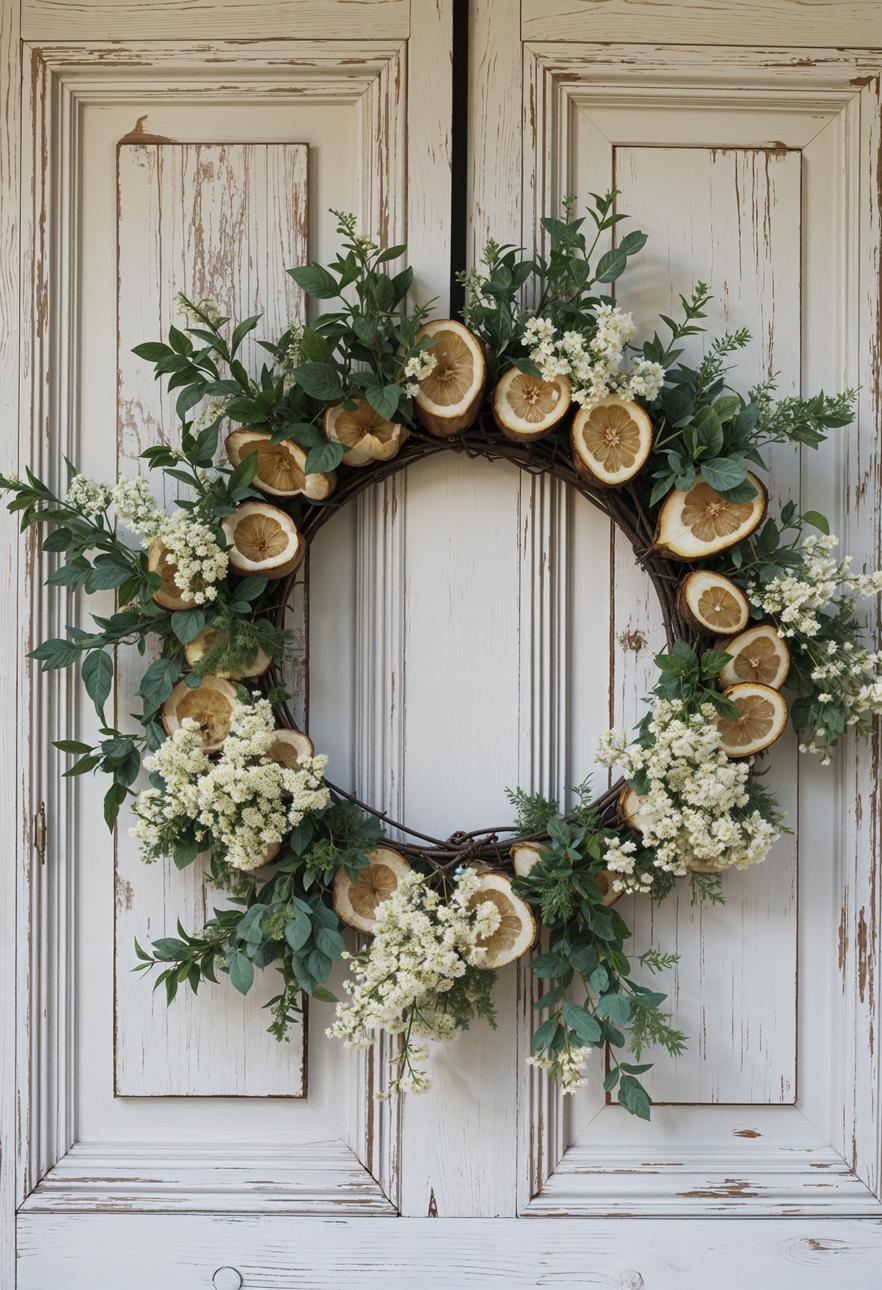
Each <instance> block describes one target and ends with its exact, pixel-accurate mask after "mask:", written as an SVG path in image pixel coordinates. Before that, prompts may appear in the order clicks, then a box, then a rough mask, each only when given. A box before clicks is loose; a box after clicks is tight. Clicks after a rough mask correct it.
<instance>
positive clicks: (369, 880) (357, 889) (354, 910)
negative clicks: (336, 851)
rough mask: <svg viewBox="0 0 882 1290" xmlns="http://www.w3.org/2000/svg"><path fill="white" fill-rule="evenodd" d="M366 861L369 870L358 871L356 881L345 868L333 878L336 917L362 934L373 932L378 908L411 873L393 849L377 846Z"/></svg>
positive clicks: (402, 858)
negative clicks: (348, 875)
mask: <svg viewBox="0 0 882 1290" xmlns="http://www.w3.org/2000/svg"><path fill="white" fill-rule="evenodd" d="M367 860H368V863H367V868H365V869H359V871H358V873H357V874H356V875H355V881H354V882H353V881H352V880H351V879H350V878H349V877H347V874H346V870H345V869H338V870H337V876H336V878H335V879H334V909H335V911H336V913H337V916H338V917H339V918H342V919H343V922H344V923H348V924H349V926H350V927H355V928H357V929H358V931H360V932H372V931H373V930H374V927H375V925H376V916H377V906H378V905H381V904H382V903H383V901H384V900H388V898H389V897H390V896H391V895H392V893H393V891H394V890H395V888H396V887H397V886H398V884H399V882H400V881H401V879H402V878H404V877H405V875H406V874H409V873H410V872H411V869H410V865H409V864H408V863H407V861H406V860H405V858H404V856H402V855H399V854H398V852H397V851H393V850H392V848H391V847H377V849H376V851H371V853H370V855H369V856H368V858H367Z"/></svg>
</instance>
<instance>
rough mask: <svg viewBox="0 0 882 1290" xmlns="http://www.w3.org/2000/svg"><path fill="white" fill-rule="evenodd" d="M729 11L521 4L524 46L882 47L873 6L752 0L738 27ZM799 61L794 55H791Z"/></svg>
mask: <svg viewBox="0 0 882 1290" xmlns="http://www.w3.org/2000/svg"><path fill="white" fill-rule="evenodd" d="M731 19H732V15H731V13H730V12H728V11H727V10H726V8H725V7H724V6H718V5H708V4H707V3H706V2H705V0H678V2H677V3H674V4H669V3H664V2H663V0H605V3H604V4H603V5H597V4H595V3H592V0H524V3H523V7H522V35H523V38H524V39H525V40H585V41H589V40H590V41H616V40H622V39H631V40H634V41H659V42H660V43H665V44H672V45H674V44H703V45H726V44H733V43H734V44H744V45H763V44H777V45H785V46H788V47H790V48H793V47H796V48H800V47H802V46H805V45H826V44H828V43H829V42H830V40H831V39H833V38H835V35H836V33H837V32H838V33H841V43H842V44H843V45H855V46H868V47H872V46H878V45H880V44H882V31H880V22H879V11H878V8H877V6H876V5H875V3H874V0H844V2H838V0H813V2H812V3H811V4H802V3H800V0H747V2H746V3H740V4H739V5H738V23H737V25H733V23H732V20H731ZM794 56H795V55H794Z"/></svg>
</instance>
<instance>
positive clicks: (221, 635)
mask: <svg viewBox="0 0 882 1290" xmlns="http://www.w3.org/2000/svg"><path fill="white" fill-rule="evenodd" d="M226 639H227V634H226V632H219V631H216V630H215V629H214V628H213V627H203V628H202V631H201V632H200V633H199V635H198V636H194V637H193V639H192V640H191V641H188V642H187V644H186V645H185V646H184V658H185V659H186V660H187V662H188V663H189V664H190V666H191V667H192V666H193V665H194V663H198V662H199V660H200V659H202V658H204V657H205V655H206V654H207V653H208V651H209V650H212V649H214V647H215V645H221V644H223V642H224V641H225V640H226ZM272 662H273V661H272V659H271V658H270V657H269V655H268V654H264V652H263V650H262V649H259V650H256V651H255V652H254V654H252V656H251V658H250V659H249V660H248V662H247V664H246V665H245V667H244V668H240V669H239V670H238V671H237V672H218V673H217V675H218V676H232V677H233V678H234V679H235V680H237V681H239V680H241V681H245V680H250V679H251V678H252V677H255V676H263V674H264V673H265V672H267V671H269V669H270V667H271V666H272Z"/></svg>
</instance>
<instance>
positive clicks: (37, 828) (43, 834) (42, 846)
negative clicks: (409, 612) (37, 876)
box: [34, 802, 49, 864]
mask: <svg viewBox="0 0 882 1290" xmlns="http://www.w3.org/2000/svg"><path fill="white" fill-rule="evenodd" d="M48 836H49V829H48V826H47V824H46V803H45V802H41V803H40V806H39V809H38V811H37V814H36V815H35V816H34V846H35V847H36V849H37V856H38V858H39V860H40V864H45V863H46V841H47V838H48Z"/></svg>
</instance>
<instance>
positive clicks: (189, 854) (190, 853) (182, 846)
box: [172, 838, 202, 869]
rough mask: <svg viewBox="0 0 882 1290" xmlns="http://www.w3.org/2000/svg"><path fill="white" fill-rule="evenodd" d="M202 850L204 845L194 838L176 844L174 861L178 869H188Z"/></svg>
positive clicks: (173, 853) (173, 852)
mask: <svg viewBox="0 0 882 1290" xmlns="http://www.w3.org/2000/svg"><path fill="white" fill-rule="evenodd" d="M201 849H202V844H201V843H199V842H197V841H196V840H195V839H194V838H184V839H182V840H181V841H180V842H176V843H175V844H174V846H173V847H172V859H173V860H174V862H175V865H176V867H177V868H178V869H186V868H187V866H188V865H191V864H192V863H193V861H194V860H195V859H196V857H197V856H198V855H199V852H200V851H201Z"/></svg>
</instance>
